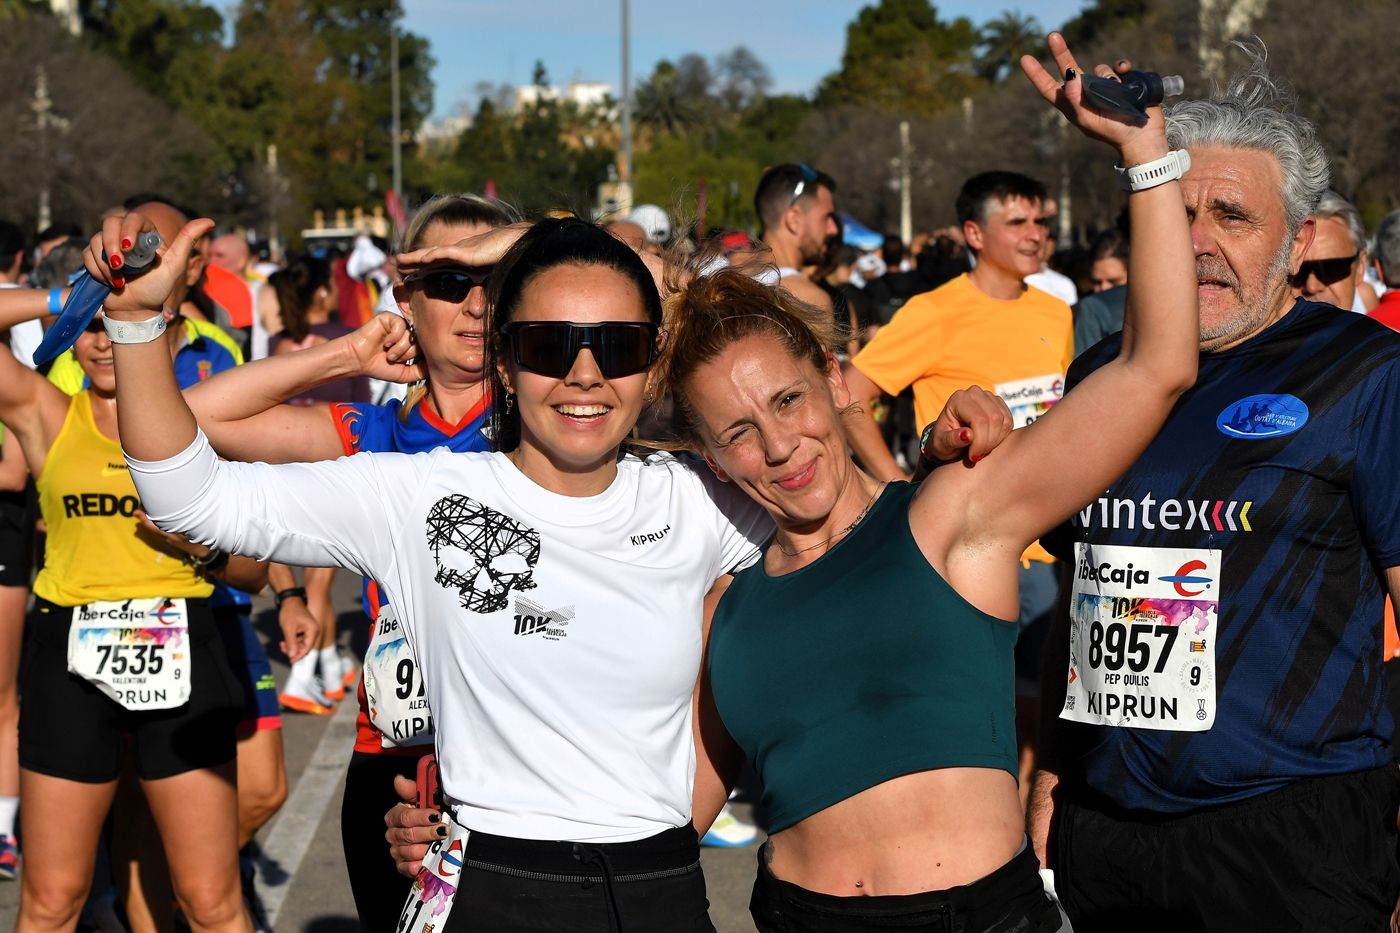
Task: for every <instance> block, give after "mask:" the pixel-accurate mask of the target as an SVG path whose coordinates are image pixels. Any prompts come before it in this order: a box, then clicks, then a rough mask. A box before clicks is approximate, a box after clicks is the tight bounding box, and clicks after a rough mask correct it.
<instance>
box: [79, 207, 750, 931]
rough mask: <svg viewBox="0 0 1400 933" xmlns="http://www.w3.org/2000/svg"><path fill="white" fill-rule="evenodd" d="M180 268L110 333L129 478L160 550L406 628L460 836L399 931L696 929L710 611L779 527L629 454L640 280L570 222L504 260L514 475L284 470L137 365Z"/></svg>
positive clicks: (675, 465)
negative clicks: (453, 901) (705, 606)
mask: <svg viewBox="0 0 1400 933" xmlns="http://www.w3.org/2000/svg"><path fill="white" fill-rule="evenodd" d="M141 224H142V221H141V218H139V217H136V216H128V218H127V219H126V221H124V222H113V223H109V224H108V226H107V227H106V228H104V231H103V234H102V239H101V241H100V242H99V241H94V247H93V249H92V250H91V251H90V255H89V257H88V262H89V267H90V269H91V270H92V271H93V272H94V273H95V274H97V275H100V276H103V277H107V278H111V277H112V276H113V273H112V272H111V270H109V269H108V268H107V267H106V266H105V264H104V263H102V261H101V259H100V256H101V254H102V253H103V252H104V251H105V252H106V254H108V255H115V254H117V252H118V248H119V246H120V244H121V241H122V240H123V239H126V240H131V239H134V236H135V234H136V233H137V232H138V231H139V230H140V229H141ZM201 233H202V226H201V225H192V226H191V227H187V228H186V230H185V231H184V232H183V233H182V235H181V237H180V238H179V239H177V241H176V242H175V243H174V244H172V246H171V247H170V249H171V256H170V257H169V258H170V259H175V260H178V259H179V258H180V256H182V255H183V252H184V251H185V250H187V249H188V248H189V245H190V237H191V236H196V237H197V236H199V235H200V234H201ZM177 265H179V263H178V262H173V263H170V262H162V264H161V265H160V266H159V267H158V268H157V269H156V270H154V271H153V272H150V273H148V274H147V275H145V276H142V277H140V278H136V279H133V280H132V281H131V282H130V283H129V284H126V283H122V284H123V285H124V286H125V287H121V288H118V289H117V290H116V291H114V293H113V295H112V296H111V297H109V299H108V301H107V305H106V309H107V320H108V321H113V322H115V321H121V322H128V323H126V324H125V327H126V335H125V336H123V335H121V334H120V333H118V334H117V336H118V339H121V340H125V341H131V342H124V343H119V344H118V345H117V346H116V348H115V356H116V364H117V367H118V369H119V370H120V371H121V372H122V383H121V384H122V394H121V396H120V397H119V398H118V406H119V411H120V412H121V418H122V422H123V425H124V430H123V441H124V444H125V449H126V452H127V455H128V459H129V462H130V464H131V468H132V476H133V478H134V479H135V480H136V482H137V484H138V488H139V490H140V491H141V494H142V499H143V503H144V505H145V507H146V510H147V511H148V513H150V514H151V515H152V517H153V518H155V519H156V520H157V521H158V522H159V523H160V524H162V525H163V526H164V527H167V528H171V529H181V530H182V531H184V532H185V533H188V534H190V535H191V536H192V537H195V538H197V539H198V540H201V541H208V542H217V543H218V544H219V546H221V547H223V548H225V549H228V550H230V551H234V552H238V553H247V554H256V555H259V556H262V557H268V558H271V559H274V560H279V561H285V562H289V563H294V564H301V565H323V566H324V565H335V566H341V567H346V568H350V569H353V570H355V571H356V572H358V573H362V574H365V575H368V576H371V577H373V578H374V579H376V580H378V581H379V582H380V584H381V585H382V586H383V588H384V589H385V590H386V592H387V595H388V597H389V598H390V599H391V600H392V601H393V602H394V603H395V604H396V605H398V606H399V607H400V610H401V611H400V619H401V620H402V622H403V624H404V625H405V626H406V627H407V634H408V637H409V639H410V641H411V643H412V645H413V648H414V651H415V653H416V655H417V656H418V658H419V659H420V663H421V665H422V667H423V670H424V680H425V683H426V686H427V700H428V702H429V704H430V706H431V708H432V710H433V711H434V714H435V719H436V721H437V725H438V751H439V756H440V761H441V767H442V785H443V791H444V795H445V798H446V801H447V804H448V812H449V813H450V815H451V817H452V819H451V823H452V824H453V826H452V827H451V832H450V835H449V837H448V838H447V839H446V840H444V843H443V850H442V852H440V853H439V858H437V859H433V860H430V862H429V865H428V867H427V868H425V870H424V873H423V874H422V875H421V876H420V881H419V884H418V885H417V886H416V888H417V897H418V899H419V902H418V903H417V904H415V902H414V900H413V899H412V898H411V899H410V906H409V909H410V910H411V911H412V910H418V911H419V915H418V916H417V917H415V918H414V920H415V925H413V926H410V927H405V929H420V928H421V927H422V925H423V922H424V921H428V922H432V923H433V924H435V925H436V926H437V928H438V929H440V930H441V929H444V922H447V923H448V925H447V926H446V927H445V928H446V929H452V928H453V927H454V926H455V924H454V923H451V922H450V921H449V920H448V918H447V917H444V916H443V915H442V911H443V910H445V909H446V907H447V906H448V905H449V904H450V900H449V899H448V898H447V897H439V896H438V895H440V894H446V893H448V892H450V889H451V888H452V887H453V886H454V885H455V886H456V887H457V888H458V890H459V892H460V893H459V896H458V897H457V901H458V907H457V909H456V910H454V911H453V914H452V915H451V920H453V921H457V922H464V921H465V920H466V919H467V918H470V920H471V922H472V923H474V924H477V925H479V928H485V929H492V930H541V929H554V928H558V929H571V930H593V929H596V930H612V929H645V930H653V931H665V930H677V931H679V930H687V931H690V930H709V929H711V926H710V923H709V920H708V918H707V916H706V901H705V894H704V882H703V879H702V878H701V875H700V871H699V863H698V850H697V849H696V840H695V833H694V829H693V827H692V826H691V815H692V814H691V790H692V782H693V781H694V776H695V753H694V750H693V743H692V736H691V697H692V691H693V688H694V684H695V678H696V673H697V671H698V668H699V662H700V653H701V624H700V621H701V612H700V607H701V600H702V598H703V597H704V595H705V593H706V591H707V590H709V589H710V587H711V584H713V583H714V582H715V581H716V580H717V579H718V578H720V577H721V576H723V575H724V574H726V573H727V572H728V571H730V570H731V569H733V568H734V567H736V566H738V565H739V564H741V563H743V562H744V561H746V560H748V559H750V558H751V557H752V556H753V555H754V554H755V553H756V545H757V544H758V542H759V541H761V540H762V539H763V538H764V537H766V536H767V535H768V534H769V532H770V531H771V525H770V523H769V521H768V519H767V518H766V516H764V515H763V514H762V512H761V510H759V509H758V508H757V507H756V506H755V505H754V504H753V503H752V502H750V501H749V500H748V499H747V498H746V497H745V496H743V494H742V493H739V492H737V491H734V490H732V488H731V487H724V486H722V485H721V484H719V483H718V482H717V481H716V480H714V478H713V477H711V476H708V475H707V472H708V471H705V470H704V469H703V468H701V469H700V470H694V469H692V468H691V467H689V466H687V465H686V464H684V463H683V462H681V461H678V460H676V459H674V458H671V457H669V456H664V455H663V456H653V457H648V458H646V459H639V458H637V457H635V456H631V455H623V454H620V448H621V444H622V442H623V440H624V438H625V437H626V436H627V434H628V433H629V432H630V431H631V429H632V427H633V425H634V424H635V422H636V419H637V416H638V414H639V412H640V410H641V408H642V405H643V402H644V398H645V395H646V392H647V383H648V375H647V372H648V369H649V367H650V364H651V361H652V359H653V357H654V354H655V349H656V346H657V343H658V340H659V334H658V330H659V326H660V322H661V305H660V300H659V297H658V295H657V293H656V289H655V286H654V284H653V282H652V279H651V276H650V275H649V273H648V272H647V270H646V267H645V266H644V265H643V263H642V262H641V260H640V259H639V258H638V257H637V256H636V254H634V253H633V252H632V251H631V250H629V249H628V248H627V247H625V246H624V245H622V244H620V243H619V242H618V241H616V240H614V239H612V238H611V237H610V236H608V235H607V234H605V233H603V232H602V231H600V230H598V229H597V228H595V227H593V226H591V225H588V224H584V223H582V222H578V221H545V222H542V223H540V224H538V225H536V226H535V227H533V228H532V229H531V230H530V231H529V232H527V233H526V234H525V235H524V237H522V238H521V239H520V241H519V242H518V243H517V244H516V245H515V246H514V247H512V248H511V250H510V252H509V253H508V254H507V255H505V256H504V257H503V258H502V261H501V263H500V264H499V266H498V270H497V273H496V276H497V278H496V280H495V286H496V289H495V297H496V300H495V303H494V308H495V311H494V320H493V328H494V329H495V332H496V334H498V335H499V336H497V338H496V339H495V341H493V342H492V344H491V347H492V350H493V351H494V356H495V360H494V361H495V362H496V363H497V364H498V365H495V366H492V367H489V369H488V371H489V372H490V373H491V375H492V378H493V382H494V392H495V393H496V395H495V397H497V398H499V399H501V400H502V401H501V403H500V404H498V405H497V406H496V412H497V414H496V416H495V417H494V419H493V420H494V422H495V424H494V429H495V435H496V440H497V443H498V445H499V447H500V449H501V451H502V452H499V453H491V454H455V453H450V452H441V451H440V452H435V453H431V454H419V455H414V456H405V455H392V454H390V455H376V454H363V455H358V456H355V457H352V458H347V459H344V460H339V461H335V462H331V463H315V464H289V465H281V466H269V465H265V464H238V463H228V462H223V461H220V460H219V459H218V458H217V457H216V456H215V454H214V453H213V451H212V450H211V449H210V447H209V445H208V443H207V442H206V441H205V440H204V438H203V436H202V435H201V434H199V432H198V430H197V428H196V426H195V422H194V419H193V418H192V416H191V415H190V412H189V409H188V408H187V407H186V405H185V403H184V401H183V399H182V398H181V396H180V395H179V392H178V390H177V388H176V386H175V383H174V380H173V376H172V375H171V372H170V367H169V363H168V359H164V358H158V353H157V352H156V351H157V347H158V345H157V344H152V343H147V342H142V341H143V340H145V339H148V338H147V331H145V330H143V329H142V328H143V326H145V327H149V328H150V329H155V328H156V327H157V326H158V325H156V324H151V325H141V324H140V323H136V324H132V323H130V322H141V321H143V320H145V319H147V318H149V317H150V315H151V311H152V309H158V308H159V307H160V303H161V301H162V300H163V299H164V297H165V293H166V292H167V291H168V289H169V284H170V282H169V280H170V275H169V274H168V272H167V267H168V266H177ZM115 275H116V276H117V277H118V279H117V281H118V282H120V278H119V276H120V269H119V268H118V270H117V272H116V273H115ZM114 284H115V283H114ZM113 329H114V330H115V329H116V328H115V327H114V328H113ZM710 815H711V816H712V815H713V814H712V813H711V814H710ZM462 829H468V830H470V840H469V841H466V840H465V839H464V838H462V837H463V836H464V835H465V834H464V833H462V832H461V830H462ZM464 851H465V854H466V857H465V858H464V857H463V852H464ZM467 859H470V864H469V865H466V864H465V863H466V861H467ZM459 871H460V873H459ZM622 882H628V883H622ZM522 903H528V904H529V905H531V906H528V907H521V906H519V905H520V904H522Z"/></svg>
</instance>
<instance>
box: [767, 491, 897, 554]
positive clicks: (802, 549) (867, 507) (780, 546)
mask: <svg viewBox="0 0 1400 933" xmlns="http://www.w3.org/2000/svg"><path fill="white" fill-rule="evenodd" d="M884 488H885V484H884V483H881V484H880V485H878V486H876V487H875V491H874V492H873V493H871V494H870V501H869V502H867V503H865V508H863V509H861V510H860V514H859V515H857V516H856V520H855V521H853V522H851V523H850V524H849V525H847V526H846V527H845V528H842V529H841V530H840V531H838V532H836V534H834V535H832V536H831V537H829V538H827V539H826V540H825V541H818V542H817V543H816V544H809V545H807V546H806V547H800V548H798V549H797V550H795V551H789V550H788V549H787V548H785V547H783V542H781V541H779V540H778V537H777V536H776V535H774V536H773V543H774V544H776V545H777V546H778V550H780V551H782V552H783V553H784V554H785V555H787V556H788V557H796V556H797V555H798V554H804V553H806V552H807V551H814V550H816V549H817V548H819V547H822V546H823V545H826V544H830V543H831V542H833V541H835V540H836V539H837V538H839V537H841V536H842V535H844V534H849V533H850V531H851V529H852V528H854V527H856V526H857V525H859V524H860V522H861V519H863V518H865V514H866V513H867V512H869V511H870V507H871V506H872V505H874V504H875V500H876V499H877V498H879V496H880V490H882V489H884Z"/></svg>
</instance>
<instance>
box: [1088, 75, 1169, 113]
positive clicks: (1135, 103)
mask: <svg viewBox="0 0 1400 933" xmlns="http://www.w3.org/2000/svg"><path fill="white" fill-rule="evenodd" d="M1120 77H1121V80H1119V81H1114V80H1113V79H1112V78H1100V77H1098V76H1097V75H1091V74H1086V75H1083V76H1082V78H1083V81H1084V99H1085V100H1086V101H1087V102H1088V104H1089V106H1091V107H1093V108H1094V109H1095V110H1097V111H1099V112H1100V113H1105V114H1115V115H1117V116H1120V117H1126V118H1127V119H1129V120H1132V121H1133V122H1134V123H1141V122H1143V121H1145V120H1146V119H1147V108H1148V107H1154V106H1156V105H1157V104H1160V103H1161V102H1162V99H1163V98H1165V97H1174V96H1176V95H1177V94H1180V93H1181V92H1182V91H1184V90H1185V89H1186V82H1185V81H1183V80H1182V79H1181V75H1159V74H1157V73H1156V72H1155V71H1130V72H1128V73H1127V74H1124V75H1121V76H1120Z"/></svg>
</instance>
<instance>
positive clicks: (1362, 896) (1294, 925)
mask: <svg viewBox="0 0 1400 933" xmlns="http://www.w3.org/2000/svg"><path fill="white" fill-rule="evenodd" d="M1070 800H1071V802H1067V803H1064V804H1062V805H1061V807H1060V809H1059V812H1058V813H1057V814H1056V817H1057V822H1056V827H1055V830H1054V839H1053V840H1052V845H1051V851H1052V852H1053V858H1054V865H1053V866H1052V867H1053V868H1054V869H1055V888H1056V890H1057V891H1058V893H1059V895H1060V900H1061V903H1062V904H1063V905H1064V908H1065V911H1066V912H1067V913H1068V914H1069V918H1070V920H1071V921H1072V922H1073V923H1074V929H1075V931H1076V933H1098V931H1109V930H1112V931H1120V930H1131V931H1133V933H1157V931H1161V933H1167V931H1170V933H1216V931H1219V933H1226V931H1228V933H1238V931H1243V930H1271V931H1272V930H1300V931H1308V933H1322V931H1332V930H1335V931H1348V933H1351V931H1362V930H1375V931H1382V930H1389V929H1390V912H1391V910H1392V909H1394V907H1395V900H1396V896H1397V895H1400V866H1397V864H1396V860H1395V844H1396V830H1395V816H1396V807H1397V805H1400V769H1397V768H1396V766H1395V765H1386V766H1385V767H1383V768H1377V769H1375V770H1373V771H1363V772H1360V773H1358V774H1345V775H1340V776H1337V777H1326V778H1314V779H1311V780H1306V781H1299V782H1297V783H1296V784H1292V785H1290V786H1288V787H1285V788H1284V789H1282V790H1277V791H1273V792H1272V793H1268V794H1262V795H1260V796H1258V797H1255V798H1252V799H1250V800H1246V801H1243V802H1241V803H1236V804H1230V805H1226V806H1223V807H1218V808H1215V809H1212V810H1209V811H1204V812H1199V813H1194V814H1189V815H1185V816H1178V817H1174V818H1171V819H1161V818H1158V819H1140V818H1139V819H1134V818H1130V817H1129V816H1127V815H1125V814H1109V813H1106V812H1104V811H1103V810H1102V809H1100V808H1095V807H1092V806H1085V805H1080V804H1076V803H1074V802H1072V800H1073V798H1072V797H1071V798H1070Z"/></svg>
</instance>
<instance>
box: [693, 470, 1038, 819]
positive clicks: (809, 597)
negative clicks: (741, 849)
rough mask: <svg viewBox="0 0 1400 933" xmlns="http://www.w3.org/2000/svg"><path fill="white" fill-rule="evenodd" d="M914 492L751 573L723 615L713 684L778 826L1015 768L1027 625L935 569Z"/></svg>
mask: <svg viewBox="0 0 1400 933" xmlns="http://www.w3.org/2000/svg"><path fill="white" fill-rule="evenodd" d="M916 488H917V487H914V486H911V485H909V484H908V483H891V484H890V485H889V486H888V487H887V488H886V489H885V491H884V492H883V493H881V495H880V498H879V499H878V500H877V501H876V503H875V505H874V507H873V508H871V510H870V512H869V514H868V515H866V517H865V519H864V520H863V521H862V522H861V523H860V524H859V525H858V526H857V527H856V529H855V530H854V531H852V532H851V533H850V534H849V535H848V536H847V537H846V538H845V540H843V541H841V542H840V543H838V544H837V545H836V546H835V547H834V548H832V549H831V550H830V551H829V552H828V553H826V554H824V555H823V556H822V557H820V558H819V559H818V560H816V561H814V562H813V563H811V564H809V565H808V566H806V567H803V568H802V569H801V570H797V571H794V572H792V573H789V574H785V575H783V576H781V577H770V576H768V574H767V573H766V572H765V571H764V569H763V564H762V562H759V563H758V564H756V565H754V566H753V567H750V568H749V569H747V570H744V571H741V572H740V573H739V574H737V575H736V576H735V578H734V582H733V584H732V585H731V586H730V587H729V590H728V592H726V593H725V595H724V598H723V599H722V600H721V601H720V604H719V607H718V608H717V609H716V611H715V617H714V622H713V624H712V627H711V631H710V647H709V659H708V671H709V678H710V684H711V687H712V689H713V691H714V698H715V702H716V704H717V706H718V708H719V713H720V717H721V718H722V719H723V721H724V725H725V727H726V728H727V729H728V730H729V734H730V735H731V736H733V737H734V740H735V741H736V742H737V743H738V744H739V746H740V747H741V748H743V750H744V753H745V755H747V756H748V759H749V761H750V762H751V763H752V764H753V766H754V769H755V770H756V771H757V772H758V774H759V776H760V777H761V778H762V780H763V802H764V804H765V805H766V806H767V808H768V810H769V813H770V831H771V832H778V831H780V830H783V829H786V828H787V827H789V826H791V825H792V824H794V823H797V822H800V821H801V820H804V819H806V818H807V817H809V816H811V815H812V814H814V813H816V812H818V811H820V810H823V809H825V808H827V807H829V806H831V805H832V804H834V803H837V802H839V801H841V800H844V799H846V798H847V797H850V796H853V795H855V794H858V793H860V792H861V791H863V790H866V789H867V788H870V787H874V786H875V785H877V784H881V783H883V782H885V781H888V780H891V779H893V778H896V777H899V776H900V775H903V774H910V773H912V772H915V771H926V770H929V769H933V768H952V767H982V768H999V769H1003V770H1006V771H1009V772H1010V773H1011V774H1012V775H1015V774H1016V773H1017V758H1016V728H1015V670H1014V662H1013V657H1012V651H1013V649H1014V648H1015V645H1016V635H1017V627H1016V625H1015V623H1012V622H1006V621H1003V620H1001V619H997V618H994V617H993V616H990V615H987V614H986V613H984V612H982V611H980V610H978V609H976V608H974V607H973V606H971V605H970V604H969V603H968V602H967V601H966V600H964V599H963V598H962V597H961V596H959V595H958V594H957V593H956V592H954V591H953V589H952V587H950V586H949V585H948V583H947V582H946V581H945V580H944V579H943V578H942V577H941V576H939V575H938V573H937V572H936V571H935V570H934V569H933V568H932V567H931V566H929V563H928V560H927V559H925V557H924V555H923V552H922V551H920V550H919V546H918V544H917V543H916V542H915V541H914V535H913V532H912V531H911V530H910V528H909V506H910V503H911V502H912V501H913V498H914V492H915V490H916Z"/></svg>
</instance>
